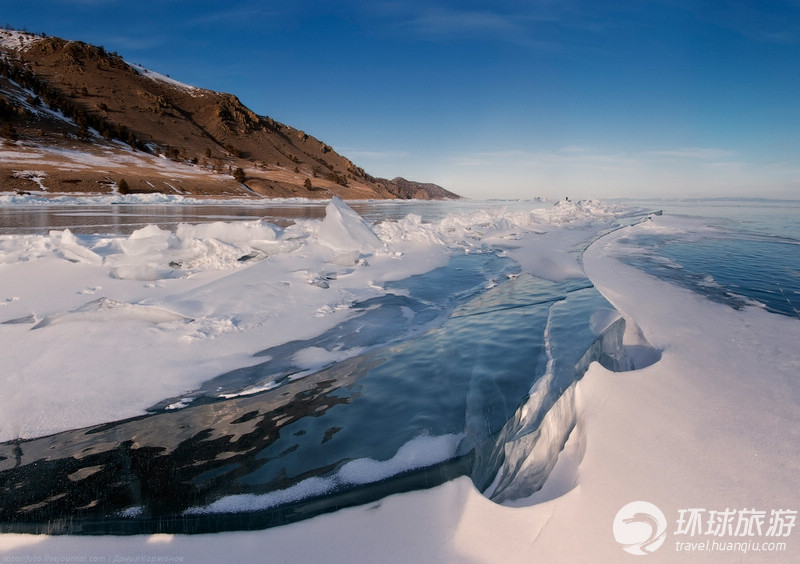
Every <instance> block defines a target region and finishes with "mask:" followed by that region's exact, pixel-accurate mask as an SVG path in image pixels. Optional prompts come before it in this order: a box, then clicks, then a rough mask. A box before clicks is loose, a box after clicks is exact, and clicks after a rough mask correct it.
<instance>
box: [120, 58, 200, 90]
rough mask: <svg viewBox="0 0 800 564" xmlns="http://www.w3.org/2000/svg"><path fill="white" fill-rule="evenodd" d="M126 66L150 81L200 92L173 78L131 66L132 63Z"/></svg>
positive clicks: (141, 67) (138, 66)
mask: <svg viewBox="0 0 800 564" xmlns="http://www.w3.org/2000/svg"><path fill="white" fill-rule="evenodd" d="M128 65H130V66H131V67H132V68H133V69H135V70H136V72H138V73H139V74H141V75H142V76H146V77H147V78H149V79H151V80H158V81H160V82H166V83H167V84H171V85H172V86H177V87H178V88H182V89H183V90H189V91H199V90H200V89H199V88H197V87H195V86H190V85H188V84H184V83H183V82H179V81H177V80H175V79H174V78H170V77H168V76H165V75H163V74H161V73H158V72H155V71H151V70H149V69H146V68H144V67H143V66H141V65H136V64H133V63H128Z"/></svg>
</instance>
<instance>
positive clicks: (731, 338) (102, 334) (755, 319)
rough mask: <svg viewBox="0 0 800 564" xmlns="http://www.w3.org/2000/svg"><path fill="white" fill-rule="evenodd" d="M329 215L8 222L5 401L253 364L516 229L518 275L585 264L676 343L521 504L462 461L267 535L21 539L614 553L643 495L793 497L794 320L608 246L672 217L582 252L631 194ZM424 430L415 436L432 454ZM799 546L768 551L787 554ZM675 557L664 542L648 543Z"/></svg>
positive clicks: (27, 546)
mask: <svg viewBox="0 0 800 564" xmlns="http://www.w3.org/2000/svg"><path fill="white" fill-rule="evenodd" d="M328 212H329V213H328V214H327V216H326V219H325V220H324V221H321V222H319V221H308V222H299V223H298V224H297V225H295V226H293V227H290V228H286V229H279V228H276V227H274V226H269V225H264V224H262V223H260V222H253V223H243V224H235V225H234V224H210V225H203V226H194V227H191V226H185V227H181V228H178V229H177V230H176V231H174V232H166V231H163V230H159V229H157V228H153V227H148V228H145V229H143V230H140V231H139V232H136V233H134V234H133V235H132V236H130V237H128V238H123V237H102V236H76V235H73V234H71V233H69V232H67V231H64V232H58V233H50V234H49V235H46V236H24V237H22V236H19V237H17V236H12V237H3V238H2V239H0V253H2V254H0V257H1V258H0V265H1V266H0V273H2V281H3V283H2V287H1V288H2V293H3V295H0V299H2V300H4V305H1V306H0V320H2V321H5V322H8V321H10V322H11V323H4V324H3V325H2V326H0V331H2V333H3V342H4V344H6V346H4V348H3V353H2V354H3V357H4V359H3V364H4V366H11V367H12V370H7V371H4V378H5V379H6V380H5V382H4V385H3V390H4V394H3V396H2V399H0V401H2V407H0V413H1V414H2V422H0V433H2V434H3V435H2V438H3V440H9V439H14V438H18V437H33V436H38V435H41V434H46V433H53V432H57V431H60V430H65V429H71V428H75V427H79V426H83V425H89V424H92V423H97V422H104V421H110V420H117V419H120V418H122V417H126V416H129V415H135V414H138V413H141V412H142V410H144V409H146V408H148V407H150V406H151V405H153V404H154V403H156V402H157V401H160V400H163V399H164V398H167V397H173V396H174V397H181V394H187V392H191V390H193V389H194V388H195V387H196V386H197V385H198V384H199V383H201V382H203V381H205V380H207V379H208V378H210V377H213V376H216V375H218V374H220V373H222V372H224V371H225V370H228V369H230V368H234V367H242V366H245V365H247V364H248V363H253V362H255V361H256V360H260V359H256V358H254V357H252V353H253V352H254V351H257V350H264V349H265V348H268V347H269V346H275V345H279V344H280V343H282V342H287V341H289V340H293V339H308V338H311V337H313V336H314V335H319V334H322V333H324V332H325V331H326V330H327V329H329V328H331V327H333V326H335V325H336V324H337V323H340V322H342V321H343V320H346V319H347V318H348V315H349V314H350V313H352V312H350V311H349V310H350V309H351V305H352V304H353V303H355V302H357V301H359V300H364V299H368V298H370V297H374V296H378V295H381V294H385V293H386V291H387V289H386V288H387V283H388V282H391V281H396V280H402V279H405V278H408V277H409V276H412V275H414V274H420V273H424V272H429V271H430V270H432V269H434V268H436V267H438V266H441V265H443V264H444V263H445V261H446V260H447V258H448V257H449V256H451V255H452V253H454V252H457V253H468V252H474V251H476V250H478V249H479V248H480V247H482V246H484V245H500V246H503V247H504V248H505V250H506V252H507V253H508V254H509V255H510V256H511V257H512V258H513V259H514V260H515V261H516V262H517V263H518V264H519V265H520V267H521V269H522V270H523V271H526V272H530V273H532V274H534V275H538V276H543V277H547V278H550V279H557V280H564V279H569V278H571V277H578V276H582V271H583V270H585V271H586V273H587V274H588V275H589V277H590V278H591V280H592V281H593V282H594V284H595V285H596V286H597V287H598V288H599V289H600V290H601V292H602V293H603V294H604V296H605V297H606V298H607V299H608V300H609V301H611V303H612V304H614V306H615V307H616V308H617V309H618V310H619V311H620V312H621V313H622V315H623V316H624V317H625V318H626V319H627V320H628V321H629V324H628V327H629V333H628V335H627V340H628V345H629V347H637V346H642V345H643V344H645V341H644V339H643V337H646V339H647V340H649V343H650V344H651V345H652V346H653V347H655V348H656V349H658V350H660V351H661V358H660V360H659V361H658V362H656V363H655V364H652V365H650V366H648V367H647V368H644V369H642V370H638V371H634V372H628V373H611V372H608V371H607V370H605V369H603V368H602V367H600V366H599V365H597V364H593V365H592V366H591V367H590V370H589V373H588V374H587V375H586V376H585V377H584V378H583V380H581V382H580V383H579V385H578V387H577V390H576V393H577V395H578V403H579V405H581V406H583V417H584V418H585V428H586V437H585V444H582V445H581V444H576V442H575V441H570V442H568V443H567V446H566V448H565V449H564V450H563V451H562V452H561V454H560V456H559V462H558V464H557V466H556V469H555V470H554V472H553V473H552V474H551V477H550V479H549V480H548V482H547V483H545V487H544V488H543V489H542V490H541V491H540V492H539V493H537V494H535V495H534V496H533V497H531V498H529V499H527V500H517V501H515V502H513V503H508V504H506V505H496V504H494V503H493V502H491V501H489V500H487V499H486V498H484V497H483V496H482V495H481V494H480V493H478V492H477V490H475V488H474V486H473V485H472V483H471V482H470V480H469V479H468V478H459V479H457V480H454V481H451V482H447V483H445V484H443V485H441V486H439V487H437V488H434V489H431V490H426V491H419V492H412V493H406V494H402V495H397V496H392V497H390V498H386V499H384V500H381V501H380V502H378V503H374V504H371V505H369V506H367V507H356V508H350V509H345V510H342V511H340V512H337V513H334V514H330V515H324V516H320V517H317V518H314V519H311V520H308V521H304V522H301V523H297V524H293V525H288V526H285V527H279V528H277V529H270V530H265V531H260V532H256V533H221V534H219V535H218V536H201V537H197V536H180V535H175V536H171V535H153V536H136V537H125V538H100V539H96V538H74V537H31V536H24V535H4V536H3V537H2V540H0V546H2V548H3V550H4V552H5V553H6V554H9V555H31V554H37V555H78V556H80V555H84V556H85V555H93V554H111V553H115V554H136V555H140V554H141V555H153V556H163V555H172V556H183V557H184V558H185V559H186V561H212V560H214V559H215V558H221V557H222V556H223V555H224V556H226V557H231V555H232V553H233V555H235V556H237V557H238V558H240V559H242V560H245V559H250V558H251V557H252V555H253V554H271V555H274V556H275V557H276V559H285V560H287V561H352V560H356V559H359V560H363V559H369V560H373V561H398V562H400V561H402V562H405V561H409V560H416V561H430V562H434V561H437V562H438V561H486V562H493V561H519V562H522V561H530V560H532V559H537V558H539V559H543V560H545V561H566V560H569V561H617V560H618V559H619V558H620V554H621V552H620V549H619V546H618V545H616V543H615V542H614V540H613V537H612V536H611V535H610V528H611V520H612V519H613V516H614V514H615V513H616V511H617V510H618V509H619V508H620V507H621V506H622V505H624V504H625V503H627V502H629V501H633V500H635V499H640V498H641V499H648V500H650V501H652V502H654V503H656V504H658V505H659V506H660V507H661V508H662V509H664V510H665V512H666V511H668V510H671V511H673V512H675V511H676V510H677V508H680V507H687V506H693V505H694V504H701V505H703V504H705V505H708V506H710V507H724V506H726V505H735V506H741V505H747V506H758V507H762V508H766V509H770V508H776V507H787V506H788V507H797V505H798V504H797V501H798V497H797V487H796V486H797V481H796V478H793V476H797V471H798V469H800V468H798V466H800V464H799V463H798V455H797V451H796V448H795V447H796V444H797V436H796V431H795V430H796V429H797V428H798V426H797V423H798V415H797V410H796V405H797V399H798V385H797V382H796V380H795V376H796V374H797V373H798V369H799V368H800V362H798V356H797V352H796V343H797V342H798V340H797V337H798V336H800V333H799V331H798V324H797V320H794V319H791V318H788V317H781V316H775V315H772V314H769V313H766V312H764V311H760V310H757V309H745V310H743V311H735V310H732V309H730V308H725V307H724V306H721V305H719V304H713V303H711V302H709V301H707V300H704V299H702V298H700V297H699V296H697V295H695V294H692V293H691V292H688V291H687V290H683V289H679V288H676V287H673V286H671V285H669V284H667V283H665V282H662V281H659V280H657V279H654V278H652V277H649V276H647V275H644V274H642V273H641V272H639V271H637V270H635V269H633V268H630V267H628V266H625V265H622V264H621V263H619V262H618V261H616V260H615V259H614V258H613V250H614V244H615V240H616V238H618V237H620V236H623V235H624V233H626V232H629V231H630V230H637V229H648V228H650V229H652V228H653V226H655V228H662V227H663V228H669V225H670V221H671V220H672V218H667V217H665V218H654V219H653V221H652V222H647V223H646V224H643V225H638V226H635V227H630V228H626V229H622V230H620V231H617V232H614V233H612V234H611V235H607V236H606V237H604V238H602V239H600V241H599V242H597V243H595V244H594V245H592V246H591V247H590V248H589V251H588V252H587V253H585V254H584V255H583V260H582V261H580V260H578V257H579V256H580V254H579V253H578V252H576V251H577V250H579V249H580V248H581V247H582V246H584V245H585V244H587V242H588V241H590V240H591V239H592V238H593V237H595V236H596V235H597V234H598V233H600V232H604V231H606V230H608V229H609V228H611V227H612V226H613V225H615V224H616V223H617V222H618V218H619V216H620V215H623V214H624V212H623V211H622V210H620V209H618V208H615V207H613V206H607V205H604V204H600V203H594V202H593V203H559V205H558V206H556V207H553V208H550V209H541V208H537V209H533V210H531V211H528V212H507V211H503V210H501V209H490V210H487V211H485V212H481V213H477V214H473V215H471V216H456V217H447V218H445V219H444V220H442V221H441V222H439V223H434V224H425V223H422V222H420V221H419V219H418V218H414V217H408V218H406V219H404V220H401V221H398V222H384V223H382V224H378V225H374V226H371V225H367V224H366V223H365V222H363V221H362V220H360V218H358V217H357V216H356V215H354V214H353V213H352V211H351V210H349V209H348V208H347V207H346V206H345V205H344V204H343V203H341V202H339V201H334V202H332V203H331V204H330V205H329V208H328ZM165 263H166V266H165ZM389 286H390V285H389ZM35 327H37V328H36V329H34V328H35ZM104 343H105V345H104ZM641 350H645V351H646V350H649V349H647V348H642V349H641ZM313 352H314V351H306V353H305V355H306V356H304V360H305V361H306V362H308V363H309V366H310V367H313V365H314V363H315V362H318V363H326V362H329V361H330V360H331V359H330V358H314V354H312V353H313ZM323 356H325V355H323ZM334 360H340V359H338V358H337V359H334ZM164 373H168V374H169V375H170V377H169V378H168V379H167V378H164V377H163V376H162V374H164ZM54 374H57V375H58V378H57V379H53V378H52V375H54ZM112 375H113V378H112V377H111V376H112ZM45 376H47V378H45ZM54 383H55V384H54ZM6 390H9V391H10V393H9V394H6V393H5V391H6ZM186 397H187V400H186V401H187V402H189V398H190V397H191V394H187V395H186ZM182 405H183V404H181V403H180V402H179V403H178V405H176V406H175V407H176V408H180V407H182ZM426 440H427V439H424V438H423V443H424V444H423V445H422V446H424V447H428V448H431V447H433V448H434V450H436V447H437V445H436V444H434V443H432V442H431V441H427V442H426ZM438 446H439V447H440V448H441V447H442V446H444V447H445V448H448V447H447V446H446V445H438ZM583 449H585V456H584V457H583V460H582V461H581V455H580V453H581V450H583ZM432 456H433V458H435V456H436V455H435V452H434V453H433V455H432ZM579 462H580V464H579ZM232 501H235V500H232ZM512 505H513V507H512ZM576 538H577V539H580V542H575V541H574V540H572V539H576ZM790 541H791V539H790ZM232 546H234V547H236V548H234V549H231V547H232ZM791 549H792V545H791V544H790V546H789V552H787V553H785V554H782V555H777V556H776V555H775V554H771V555H768V556H769V558H767V559H764V561H779V560H781V559H782V558H785V561H793V558H792V552H791ZM795 550H797V548H796V547H795ZM680 556H682V555H676V554H675V553H674V552H666V551H665V550H664V549H662V550H661V551H660V552H659V553H657V554H655V555H653V556H651V559H652V558H655V559H659V558H661V559H664V558H666V559H667V560H669V559H670V558H672V559H676V558H679V557H680ZM704 556H706V557H708V556H710V558H704V561H705V560H708V559H713V560H718V561H722V560H726V561H727V560H728V558H727V557H729V555H726V554H724V553H722V554H716V555H704ZM749 556H751V557H752V556H753V555H752V554H751V555H749ZM759 556H763V555H756V557H759ZM794 556H796V552H795V553H794Z"/></svg>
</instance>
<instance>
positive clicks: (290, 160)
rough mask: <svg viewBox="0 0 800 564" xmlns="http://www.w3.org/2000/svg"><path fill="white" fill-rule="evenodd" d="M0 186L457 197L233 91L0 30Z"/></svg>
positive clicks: (75, 45)
mask: <svg viewBox="0 0 800 564" xmlns="http://www.w3.org/2000/svg"><path fill="white" fill-rule="evenodd" d="M0 120H1V121H0V138H2V142H3V147H2V151H3V153H4V156H3V158H2V159H0V190H20V191H34V190H36V191H39V190H46V191H49V192H72V193H98V192H100V193H102V192H109V191H112V190H119V189H120V181H121V180H123V179H124V180H125V183H124V184H123V186H122V190H123V191H125V190H127V191H131V192H165V193H176V192H177V193H186V194H195V195H211V196H226V195H228V196H237V197H242V196H253V197H257V196H267V197H309V198H330V197H332V196H334V195H336V196H340V197H341V198H344V199H362V198H409V197H411V198H418V199H440V198H457V197H458V196H456V195H455V194H452V193H450V192H447V191H446V190H444V189H443V188H441V187H439V186H436V185H434V184H419V183H414V182H408V181H406V180H403V179H394V180H385V179H381V178H374V177H372V176H371V175H369V174H367V173H366V172H365V171H364V169H363V168H361V167H359V166H357V165H355V164H354V163H353V162H352V161H350V160H349V159H348V158H346V157H344V156H342V155H340V154H338V153H337V152H336V151H334V150H333V149H332V148H331V147H330V146H329V145H327V144H326V143H324V142H322V141H320V140H319V139H316V138H314V137H313V136H311V135H309V134H307V133H305V132H303V131H300V130H298V129H295V128H293V127H290V126H288V125H285V124H282V123H279V122H277V121H275V120H273V119H271V118H269V117H267V116H259V115H257V114H256V113H254V112H253V111H252V110H250V109H249V108H247V107H245V106H244V105H243V104H242V103H241V102H240V101H239V99H238V98H237V97H236V96H234V95H232V94H225V93H219V92H214V91H211V90H204V89H200V88H195V87H192V86H188V85H185V84H181V83H179V82H177V81H174V80H172V79H170V78H169V77H166V76H163V75H160V74H158V73H154V72H152V71H149V70H147V69H144V68H141V67H137V66H135V65H131V64H128V63H127V62H126V61H124V60H123V59H122V58H121V57H120V56H119V55H118V54H116V53H109V52H107V51H106V50H105V49H104V48H103V47H97V46H93V45H89V44H86V43H82V42H79V41H66V40H64V39H59V38H56V37H46V36H36V35H31V34H27V33H23V32H16V31H8V30H0Z"/></svg>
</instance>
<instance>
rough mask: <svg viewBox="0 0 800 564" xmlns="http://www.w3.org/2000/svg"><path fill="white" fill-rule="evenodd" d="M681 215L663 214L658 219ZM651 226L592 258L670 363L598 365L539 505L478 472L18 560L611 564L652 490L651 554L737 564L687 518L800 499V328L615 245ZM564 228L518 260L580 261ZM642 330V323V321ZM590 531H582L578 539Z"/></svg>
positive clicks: (613, 294) (37, 543)
mask: <svg viewBox="0 0 800 564" xmlns="http://www.w3.org/2000/svg"><path fill="white" fill-rule="evenodd" d="M668 221H669V219H668V218H664V219H662V218H658V219H657V220H656V221H655V222H653V224H654V225H661V224H662V223H663V222H668ZM649 228H651V225H650V224H648V225H640V226H636V227H632V228H626V229H622V230H619V231H616V232H614V233H612V234H610V235H607V236H605V237H603V238H601V239H600V240H599V241H597V242H595V243H594V244H593V245H592V246H590V247H589V249H588V250H587V251H586V252H585V253H584V255H583V268H584V269H585V271H586V273H587V274H588V275H589V277H590V279H591V280H592V282H593V283H594V284H595V286H596V287H597V288H598V289H599V290H600V291H601V293H603V294H604V295H605V297H606V298H607V299H608V300H609V301H611V303H612V304H613V305H614V306H615V307H616V308H617V309H618V310H619V311H620V312H621V313H622V314H623V316H624V317H626V318H627V319H628V320H629V331H630V332H629V336H630V338H629V340H628V345H630V346H639V345H641V344H642V341H641V335H644V336H645V337H646V338H647V340H648V341H649V343H650V344H651V345H652V346H653V347H656V348H657V349H659V350H661V351H662V356H661V359H660V360H659V362H657V363H655V364H652V365H651V366H648V367H647V368H644V369H642V370H638V371H635V372H629V373H610V372H608V371H606V370H605V369H603V368H602V367H600V366H599V365H597V364H593V365H592V366H591V367H590V370H589V372H588V373H587V374H586V376H585V377H584V378H583V380H581V382H580V383H579V386H578V396H579V398H578V400H579V402H580V403H582V405H584V406H585V407H584V409H585V411H584V430H585V433H586V443H585V445H581V444H576V441H571V442H570V443H568V445H567V448H566V449H565V450H564V451H563V452H562V455H561V457H560V459H559V460H560V462H559V466H557V469H556V471H555V473H554V474H553V475H552V476H551V480H550V481H548V483H547V484H546V485H545V488H544V490H543V491H542V492H539V495H538V496H534V498H536V499H531V500H528V502H529V503H532V502H534V501H540V502H539V503H536V504H533V505H525V502H524V501H523V502H520V503H518V504H519V505H523V506H522V507H506V506H500V505H496V504H493V503H492V502H490V501H488V500H486V499H485V498H484V497H483V496H482V495H481V494H480V493H478V492H477V491H476V490H475V489H474V486H472V483H471V482H470V481H469V479H468V478H460V479H457V480H454V481H452V482H448V483H446V484H444V485H442V486H439V487H437V488H434V489H432V490H426V491H420V492H412V493H408V494H402V495H397V496H391V497H389V498H386V499H384V500H382V501H380V502H378V503H375V504H370V505H369V506H366V507H356V508H351V509H346V510H342V511H340V512H337V513H335V514H331V515H324V516H320V517H317V518H314V519H312V520H309V521H305V522H301V523H297V524H293V525H289V526H286V527H280V528H278V529H273V530H266V531H260V532H258V533H223V534H221V535H222V536H219V535H214V536H209V537H186V536H180V535H176V536H158V535H156V536H143V537H125V538H119V537H117V538H114V537H106V538H91V539H88V538H74V537H31V536H25V535H4V536H3V537H0V547H2V548H0V550H2V551H3V552H4V553H5V554H9V555H34V554H35V555H47V554H49V555H77V556H81V555H83V556H86V555H93V554H123V553H124V554H144V555H152V556H167V555H169V556H174V557H179V556H180V557H183V558H185V561H197V562H201V561H212V560H214V559H215V558H222V557H223V556H230V554H231V552H230V549H229V548H227V546H228V545H229V544H230V543H236V546H237V547H239V548H238V549H237V551H236V554H237V555H238V556H239V557H241V558H245V559H246V558H248V557H249V555H252V554H271V555H274V556H275V558H276V559H285V560H287V561H352V560H355V559H361V560H363V559H365V558H367V559H370V560H372V561H380V562H401V561H409V560H410V559H412V560H416V561H422V562H434V561H437V562H438V561H448V562H454V561H476V562H490V561H509V562H527V561H530V560H532V559H543V560H545V561H608V562H611V561H618V560H619V559H621V558H622V556H620V555H621V554H622V551H621V548H620V546H619V545H618V544H617V543H616V542H615V541H614V538H613V536H612V534H611V524H612V520H613V518H614V515H615V514H616V512H617V511H618V510H619V509H620V508H621V507H622V506H623V505H625V504H626V503H628V502H631V501H635V500H639V499H643V500H647V501H650V502H652V503H654V504H656V505H657V506H659V507H660V508H661V510H662V511H664V513H665V514H667V515H668V518H669V520H670V530H669V539H668V542H667V543H666V544H665V545H664V546H663V547H662V548H661V549H660V550H659V551H658V552H656V553H654V554H653V555H651V559H652V560H654V561H704V562H705V561H726V562H727V561H730V558H731V556H732V554H730V553H725V552H718V553H695V554H687V553H678V552H676V550H675V542H676V536H675V535H673V534H672V533H674V523H675V518H676V517H677V515H678V511H679V510H680V509H681V508H688V507H705V508H708V509H713V510H723V509H726V508H727V507H738V508H742V507H753V508H756V509H760V510H766V512H767V514H769V511H770V510H771V509H778V508H789V509H798V508H799V506H800V503H798V494H797V487H796V486H797V482H796V476H797V475H798V469H800V461H799V460H798V454H797V451H796V444H797V436H796V429H798V428H800V426H798V423H800V416H798V414H797V410H796V405H797V402H798V395H800V394H799V391H798V383H797V381H796V378H795V376H796V374H797V373H798V372H799V371H800V362H799V361H798V357H797V354H796V352H795V350H794V347H796V343H797V342H800V339H799V337H800V327H799V326H798V323H797V320H795V319H792V318H788V317H783V316H775V315H773V314H769V313H766V312H763V311H760V310H757V309H752V308H748V309H745V310H743V311H735V310H732V309H730V308H727V307H725V306H722V305H719V304H713V303H711V302H709V301H707V300H704V299H703V298H701V297H699V296H697V295H695V294H692V293H691V292H689V291H688V290H683V289H680V288H676V287H674V286H671V285H670V284H668V283H666V282H663V281H660V280H657V279H655V278H653V277H650V276H648V275H646V274H643V273H642V272H640V271H637V270H635V269H633V268H631V267H628V266H625V265H623V264H621V263H620V262H619V261H617V260H616V259H614V258H613V256H612V255H611V254H609V253H610V252H611V249H612V248H613V244H614V242H615V240H616V239H618V238H619V237H623V236H624V235H625V233H627V232H628V231H629V230H631V229H639V230H641V229H649ZM549 233H550V234H555V233H559V234H560V236H561V240H560V241H558V242H557V243H558V244H556V241H554V239H555V238H556V235H552V238H551V239H548V238H547V237H542V236H536V237H534V239H535V240H536V244H530V245H526V244H525V241H524V240H515V245H518V246H517V248H516V249H515V250H514V251H513V252H514V258H515V259H516V260H517V261H518V262H519V263H520V264H521V265H523V267H524V268H527V269H532V270H536V269H542V268H544V265H545V264H546V265H547V267H548V268H550V269H553V268H554V265H556V264H557V265H558V269H557V271H558V272H561V273H569V272H571V271H572V270H571V269H574V268H576V267H577V265H576V264H574V263H572V264H570V262H569V261H568V260H564V259H563V255H562V254H559V253H556V252H555V250H556V249H562V250H564V249H569V248H571V247H572V246H573V245H574V239H571V237H570V235H571V234H570V233H568V232H564V231H562V232H557V231H555V230H553V231H550V232H549ZM528 239H530V237H528ZM548 241H549V242H550V243H552V245H551V246H550V247H548ZM543 257H544V258H547V259H548V260H547V261H543ZM558 257H562V258H558ZM559 261H561V262H559ZM551 271H552V270H551ZM636 326H638V327H639V328H640V329H641V333H638V332H636V331H635V330H632V329H633V328H635V327H636ZM583 447H585V456H584V458H583V461H582V462H580V465H579V466H577V461H578V460H579V459H580V456H579V454H580V450H581V449H582V448H583ZM575 484H577V486H576V485H575ZM573 486H574V487H573ZM409 538H411V539H413V541H412V542H409ZM575 538H577V539H579V540H580V542H577V543H576V542H574V541H572V540H569V539H575ZM310 539H318V540H314V541H311V540H310ZM323 539H324V540H323ZM677 540H684V539H682V538H681V537H680V536H677ZM685 540H689V539H688V538H686V539H685ZM793 540H795V539H793V538H792V537H791V536H789V537H788V538H787V541H788V543H789V546H788V549H787V550H786V551H785V552H783V553H770V554H766V553H762V554H756V553H751V554H747V555H746V558H747V560H748V561H750V560H751V559H755V560H757V561H770V562H775V561H794V560H795V559H796V558H793V556H796V551H797V550H798V549H800V548H798V547H797V546H796V543H793V542H792V541H793ZM220 541H222V542H220ZM223 545H225V548H223ZM739 556H740V557H742V558H745V556H742V555H741V554H739Z"/></svg>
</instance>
